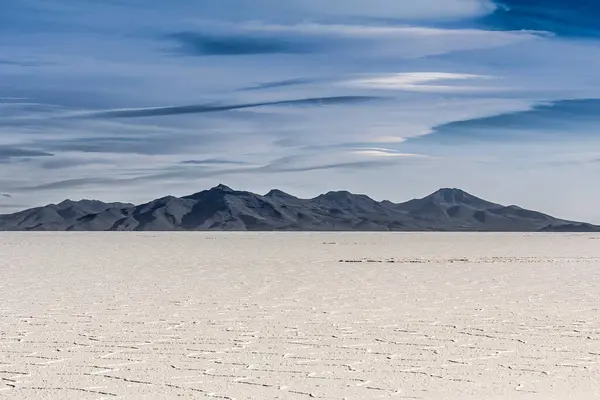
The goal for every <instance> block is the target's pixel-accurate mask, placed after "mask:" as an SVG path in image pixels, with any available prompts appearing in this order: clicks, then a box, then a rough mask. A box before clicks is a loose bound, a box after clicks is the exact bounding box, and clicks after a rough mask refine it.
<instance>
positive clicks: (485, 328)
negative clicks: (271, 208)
mask: <svg viewBox="0 0 600 400" xmlns="http://www.w3.org/2000/svg"><path fill="white" fill-rule="evenodd" d="M593 238H594V237H593V236H590V235H573V234H565V235H562V234H548V235H546V234H544V235H531V234H525V235H522V234H422V233H419V234H355V233H349V234H338V233H335V234H333V233H332V234H306V233H302V234H290V233H285V234H276V233H273V234H243V233H238V234H226V233H223V234H214V233H211V234H204V233H158V234H157V233H152V234H139V233H110V234H103V233H90V234H87V233H78V234H68V233H60V234H59V233H15V234H13V233H4V234H0V255H1V257H0V276H1V278H2V279H1V280H0V293H1V296H0V398H1V399H41V398H52V399H54V398H56V399H113V398H123V399H138V398H139V399H170V398H176V397H181V396H182V397H189V398H207V399H292V400H293V399H311V398H315V399H319V398H320V399H385V398H398V399H544V400H545V399H556V400H558V399H561V400H562V399H598V398H600V246H597V245H596V241H595V240H590V239H593ZM209 239H210V240H209Z"/></svg>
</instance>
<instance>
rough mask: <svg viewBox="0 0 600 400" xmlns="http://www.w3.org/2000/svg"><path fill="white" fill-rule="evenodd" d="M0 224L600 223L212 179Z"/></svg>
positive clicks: (334, 227) (431, 199)
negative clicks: (184, 191) (201, 186)
mask: <svg viewBox="0 0 600 400" xmlns="http://www.w3.org/2000/svg"><path fill="white" fill-rule="evenodd" d="M0 230H4V231H208V230H219V231H482V232H485V231H489V232H494V231H500V232H511V231H514V232H536V231H540V232H600V227H598V226H594V225H591V224H585V223H579V222H572V221H565V220H561V219H557V218H554V217H551V216H549V215H545V214H542V213H539V212H536V211H530V210H524V209H522V208H519V207H517V206H508V207H506V206H503V205H499V204H495V203H491V202H489V201H486V200H483V199H480V198H478V197H475V196H473V195H471V194H469V193H466V192H464V191H462V190H459V189H440V190H438V191H437V192H435V193H433V194H431V195H429V196H427V197H424V198H422V199H414V200H410V201H408V202H406V203H400V204H396V203H392V202H390V201H383V202H378V201H375V200H373V199H371V198H370V197H368V196H365V195H356V194H352V193H350V192H346V191H339V192H329V193H326V194H323V195H320V196H318V197H315V198H314V199H300V198H297V197H294V196H292V195H290V194H287V193H284V192H282V191H280V190H272V191H270V192H269V193H267V194H266V195H264V196H262V195H258V194H254V193H250V192H243V191H236V190H233V189H231V188H229V187H227V186H225V185H219V186H217V187H214V188H212V189H209V190H204V191H201V192H198V193H195V194H192V195H190V196H186V197H182V198H178V197H173V196H168V197H164V198H161V199H157V200H154V201H151V202H149V203H146V204H141V205H138V206H135V205H132V204H126V203H102V202H99V201H90V200H82V201H79V202H74V201H70V200H67V201H65V202H63V203H60V204H57V205H55V204H50V205H48V206H45V207H39V208H34V209H31V210H26V211H22V212H20V213H16V214H11V215H0Z"/></svg>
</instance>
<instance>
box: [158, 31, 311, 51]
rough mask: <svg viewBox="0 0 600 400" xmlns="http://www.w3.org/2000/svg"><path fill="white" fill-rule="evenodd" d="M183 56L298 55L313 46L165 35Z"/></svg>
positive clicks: (188, 34) (272, 39)
mask: <svg viewBox="0 0 600 400" xmlns="http://www.w3.org/2000/svg"><path fill="white" fill-rule="evenodd" d="M167 39H170V40H173V41H175V42H177V43H178V44H179V48H178V51H180V52H181V53H182V54H186V55H205V56H239V55H252V54H302V53H308V52H311V51H314V50H315V49H316V47H317V46H318V45H317V43H302V42H301V41H300V40H290V39H287V40H286V39H279V38H276V37H260V36H255V37H252V36H249V35H243V36H237V35H218V34H204V33H195V32H180V33H174V34H171V35H168V36H167Z"/></svg>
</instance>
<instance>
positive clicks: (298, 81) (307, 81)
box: [240, 78, 332, 91]
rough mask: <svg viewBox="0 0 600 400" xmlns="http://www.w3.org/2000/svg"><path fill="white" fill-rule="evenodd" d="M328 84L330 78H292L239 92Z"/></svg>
mask: <svg viewBox="0 0 600 400" xmlns="http://www.w3.org/2000/svg"><path fill="white" fill-rule="evenodd" d="M329 82H332V79H331V78H321V79H319V78H294V79H285V80H281V81H273V82H264V83H259V84H257V85H253V86H248V87H245V88H241V89H240V91H253V90H266V89H280V88H286V87H290V86H300V85H311V84H315V83H329Z"/></svg>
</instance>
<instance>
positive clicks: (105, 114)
mask: <svg viewBox="0 0 600 400" xmlns="http://www.w3.org/2000/svg"><path fill="white" fill-rule="evenodd" d="M383 99H384V98H383V97H376V96H330V97H313V98H305V99H296V100H280V101H266V102H257V103H242V104H228V105H203V104H198V105H188V106H174V107H153V108H139V109H123V110H109V111H98V112H91V113H87V114H86V113H84V114H81V115H78V116H76V118H143V117H164V116H172V115H186V114H207V113H216V112H224V111H233V110H243V109H248V108H258V107H267V106H333V105H344V104H360V103H366V102H372V101H375V100H383Z"/></svg>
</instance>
